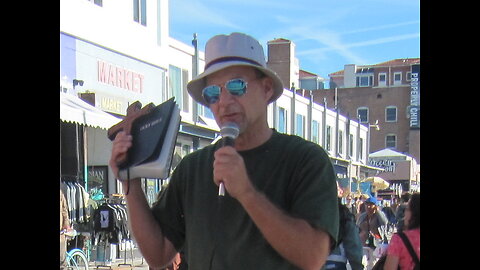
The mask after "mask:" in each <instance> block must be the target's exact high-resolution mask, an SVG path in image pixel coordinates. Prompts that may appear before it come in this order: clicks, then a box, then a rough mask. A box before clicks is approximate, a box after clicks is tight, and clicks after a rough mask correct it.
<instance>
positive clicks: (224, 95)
mask: <svg viewBox="0 0 480 270" xmlns="http://www.w3.org/2000/svg"><path fill="white" fill-rule="evenodd" d="M233 99H234V97H233V95H232V94H230V92H228V90H227V89H225V87H222V88H221V89H220V96H219V97H218V104H219V105H226V104H229V103H231V102H232V101H233Z"/></svg>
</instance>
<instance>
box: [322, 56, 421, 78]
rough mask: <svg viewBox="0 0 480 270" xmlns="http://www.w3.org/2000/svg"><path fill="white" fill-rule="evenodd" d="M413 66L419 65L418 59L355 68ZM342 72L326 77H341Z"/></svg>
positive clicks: (394, 60) (397, 60) (401, 59)
mask: <svg viewBox="0 0 480 270" xmlns="http://www.w3.org/2000/svg"><path fill="white" fill-rule="evenodd" d="M415 64H420V58H400V59H393V60H389V61H385V62H381V63H378V64H374V65H361V66H357V67H358V68H367V67H401V66H411V65H415ZM343 73H344V70H343V69H342V70H339V71H335V72H333V73H330V74H328V76H330V77H331V76H338V75H343Z"/></svg>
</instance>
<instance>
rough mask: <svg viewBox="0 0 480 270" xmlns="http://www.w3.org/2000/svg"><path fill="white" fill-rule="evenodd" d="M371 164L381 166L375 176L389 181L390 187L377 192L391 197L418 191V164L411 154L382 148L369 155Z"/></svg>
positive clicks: (382, 195)
mask: <svg viewBox="0 0 480 270" xmlns="http://www.w3.org/2000/svg"><path fill="white" fill-rule="evenodd" d="M369 163H370V165H372V166H375V167H379V168H382V169H383V171H382V172H380V173H379V174H378V175H377V176H378V177H380V178H382V179H384V180H386V181H387V182H389V183H390V187H389V188H388V189H385V190H381V191H379V192H378V195H379V196H381V197H384V198H392V197H393V196H395V195H396V194H402V193H403V192H420V165H419V164H418V163H417V161H416V160H415V159H414V158H412V157H411V156H408V155H405V154H402V153H399V152H396V151H393V150H391V149H383V150H380V151H377V152H374V153H371V154H370V156H369Z"/></svg>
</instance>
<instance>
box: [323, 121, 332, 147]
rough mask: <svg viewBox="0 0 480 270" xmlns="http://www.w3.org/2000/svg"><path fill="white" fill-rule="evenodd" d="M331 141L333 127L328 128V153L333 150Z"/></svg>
mask: <svg viewBox="0 0 480 270" xmlns="http://www.w3.org/2000/svg"><path fill="white" fill-rule="evenodd" d="M331 141H332V127H331V126H327V136H326V141H325V148H326V149H327V151H331V150H332V145H331Z"/></svg>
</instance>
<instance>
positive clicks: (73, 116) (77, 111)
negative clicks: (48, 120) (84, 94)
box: [60, 92, 122, 129]
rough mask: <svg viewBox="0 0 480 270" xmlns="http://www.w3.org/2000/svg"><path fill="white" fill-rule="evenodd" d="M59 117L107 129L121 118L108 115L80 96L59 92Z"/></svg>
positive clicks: (67, 120)
mask: <svg viewBox="0 0 480 270" xmlns="http://www.w3.org/2000/svg"><path fill="white" fill-rule="evenodd" d="M60 119H61V120H62V121H66V122H74V123H78V124H81V125H87V126H91V127H99V128H103V129H108V128H110V127H111V126H113V125H115V124H116V123H118V122H120V121H121V120H122V119H120V118H117V117H115V116H113V115H110V114H108V113H106V112H104V111H102V110H100V109H98V108H96V107H94V106H92V105H90V104H88V103H87V102H85V101H83V100H81V99H80V98H78V97H76V96H74V95H71V94H66V93H62V92H60Z"/></svg>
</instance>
